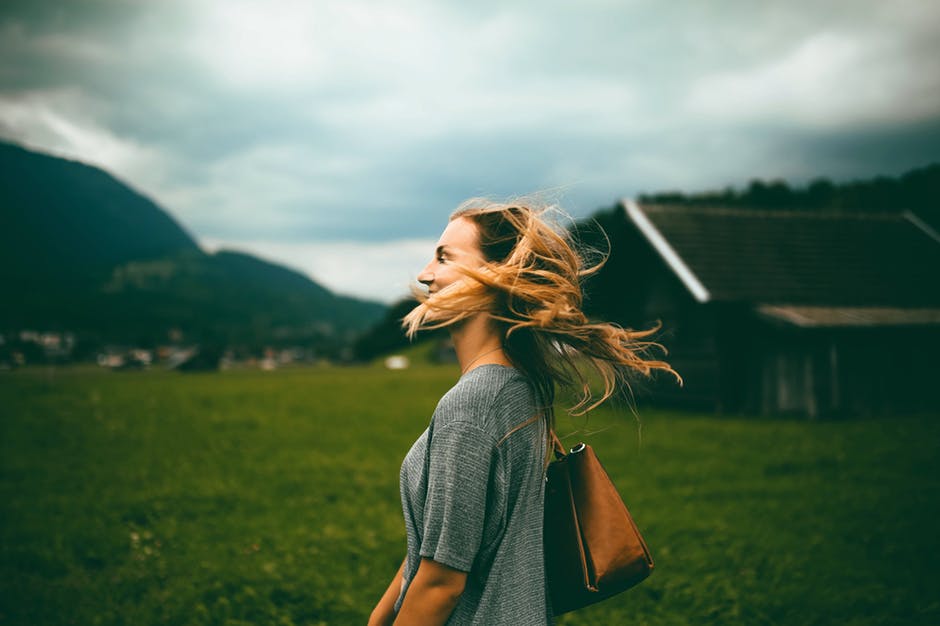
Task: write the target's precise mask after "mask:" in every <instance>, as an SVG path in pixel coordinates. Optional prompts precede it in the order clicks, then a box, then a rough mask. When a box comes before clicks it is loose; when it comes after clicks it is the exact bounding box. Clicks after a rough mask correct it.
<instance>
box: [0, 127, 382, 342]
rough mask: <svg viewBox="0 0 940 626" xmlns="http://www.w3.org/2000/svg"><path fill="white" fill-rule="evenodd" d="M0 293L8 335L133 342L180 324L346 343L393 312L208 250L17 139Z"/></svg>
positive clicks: (4, 175)
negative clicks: (22, 332) (50, 332)
mask: <svg viewBox="0 0 940 626" xmlns="http://www.w3.org/2000/svg"><path fill="white" fill-rule="evenodd" d="M0 290H2V293H3V294H4V297H3V300H4V305H3V306H2V307H0V330H7V331H9V330H18V329H24V328H30V329H40V330H41V329H59V330H70V331H73V332H77V333H80V334H85V335H89V336H92V337H95V338H97V339H98V340H101V341H127V342H136V343H156V342H159V341H163V340H165V339H166V336H167V333H168V332H169V331H170V330H171V329H175V330H179V331H181V332H183V334H184V335H186V336H188V338H191V339H193V340H203V341H205V340H209V339H211V340H212V341H214V342H218V343H226V344H228V345H232V344H242V345H263V344H265V343H271V342H275V343H288V342H294V343H307V344H311V343H312V344H317V345H329V346H331V347H332V348H337V347H338V346H339V345H341V344H342V343H343V342H344V341H347V340H348V339H349V338H350V337H352V336H353V335H355V334H356V333H357V332H358V331H360V330H362V329H363V328H366V327H368V326H369V325H370V324H371V323H373V322H375V321H376V320H378V319H380V318H381V317H382V314H383V313H384V311H385V307H384V306H383V305H381V304H378V303H374V302H365V301H361V300H357V299H354V298H348V297H343V296H338V295H335V294H333V293H331V292H330V291H329V290H327V289H325V288H324V287H322V286H321V285H319V284H317V283H316V282H314V281H312V280H310V279H309V278H307V277H306V276H303V275H302V274H300V273H298V272H295V271H293V270H290V269H288V268H285V267H282V266H279V265H275V264H273V263H268V262H266V261H263V260H261V259H258V258H256V257H253V256H251V255H247V254H242V253H236V252H230V251H224V250H223V251H219V252H216V253H215V254H207V253H205V252H204V251H203V250H202V249H200V247H199V245H198V244H197V243H196V241H195V240H194V239H193V237H192V236H190V235H189V234H188V233H187V232H186V231H185V230H184V228H183V227H181V226H180V224H178V223H177V222H176V221H175V220H174V219H173V218H172V217H171V216H170V215H169V214H167V213H166V211H164V210H163V209H162V208H160V207H159V206H158V205H156V204H155V203H154V202H152V201H151V200H149V199H147V198H145V197H144V196H142V195H140V194H139V193H137V192H135V191H134V190H133V189H131V188H130V187H128V186H127V185H125V184H124V183H122V182H120V181H119V180H117V179H115V178H114V177H113V176H111V175H110V174H108V173H107V172H104V171H102V170H100V169H98V168H96V167H91V166H89V165H85V164H82V163H77V162H74V161H69V160H65V159H61V158H57V157H53V156H49V155H45V154H39V153H36V152H32V151H30V150H26V149H24V148H22V147H19V146H16V145H12V144H8V143H0ZM207 338H208V339H207Z"/></svg>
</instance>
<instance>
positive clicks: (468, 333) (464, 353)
mask: <svg viewBox="0 0 940 626" xmlns="http://www.w3.org/2000/svg"><path fill="white" fill-rule="evenodd" d="M450 335H451V338H452V339H453V340H454V350H455V351H456V352H457V362H458V363H460V372H461V374H466V373H467V372H469V371H470V370H472V369H475V368H477V367H480V366H481V365H487V364H491V363H497V364H499V365H509V366H511V365H512V362H511V361H510V360H509V359H508V358H507V357H506V353H505V352H504V351H503V349H502V348H503V338H502V337H501V336H500V334H499V333H498V332H497V331H496V330H495V329H494V328H493V324H492V323H491V321H490V319H489V316H487V315H485V314H480V315H474V316H473V317H471V318H469V319H467V320H465V321H464V322H463V323H461V324H459V326H458V327H457V328H453V329H451V333H450Z"/></svg>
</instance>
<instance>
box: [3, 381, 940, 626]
mask: <svg viewBox="0 0 940 626" xmlns="http://www.w3.org/2000/svg"><path fill="white" fill-rule="evenodd" d="M456 376H457V371H456V369H454V368H447V367H445V368H432V367H423V368H416V369H412V370H408V371H400V372H391V371H385V370H383V369H380V368H374V367H373V368H354V369H353V368H351V369H336V368H323V369H294V370H281V371H277V372H258V371H229V372H221V373H213V374H198V375H180V374H175V373H169V372H156V371H155V372H138V373H111V372H104V371H99V370H97V369H87V368H86V369H83V368H75V369H58V370H47V369H27V370H22V371H16V372H0V555H2V557H0V624H37V625H38V624H134V625H138V624H143V625H146V624H282V625H285V626H286V625H289V624H298V625H299V624H363V623H365V620H366V617H367V616H368V614H369V612H370V610H371V608H372V606H373V604H374V602H375V601H376V600H377V599H378V597H379V596H380V595H381V593H382V591H383V590H384V588H385V586H386V585H387V584H388V581H389V580H390V578H391V576H392V575H393V573H394V571H395V569H396V567H397V565H398V563H399V562H400V560H401V558H402V556H403V554H404V549H405V539H404V527H403V523H402V520H401V511H400V508H399V506H400V505H399V500H398V469H399V465H400V463H401V460H402V458H403V456H404V455H405V453H406V452H407V450H408V448H409V446H410V445H411V442H412V441H413V440H414V439H415V437H417V436H418V434H420V432H421V431H422V430H423V428H424V427H425V426H426V424H427V420H428V418H429V417H430V414H431V412H432V410H433V408H434V405H435V403H436V401H437V399H438V398H439V397H440V395H441V394H442V393H443V392H444V391H446V390H447V389H448V388H449V386H450V385H451V384H452V383H453V381H454V380H455V379H456ZM641 418H642V424H643V426H642V441H640V440H639V439H638V435H637V427H636V422H635V421H634V419H633V417H632V416H631V415H630V414H629V413H626V414H625V413H623V412H614V411H608V410H602V411H598V412H596V413H595V414H593V415H592V417H591V418H590V421H589V422H588V425H587V429H588V430H595V429H605V430H602V432H599V433H597V434H594V435H591V436H589V437H588V438H587V441H588V442H590V443H591V444H592V445H593V446H594V448H595V449H596V450H597V452H598V455H599V456H600V458H601V459H602V460H603V461H604V463H605V465H606V466H607V468H608V471H609V472H610V474H611V476H612V477H613V479H614V481H615V482H616V483H617V485H618V487H619V488H620V489H621V492H622V493H623V494H624V498H625V500H626V502H627V504H628V506H629V507H630V508H631V511H632V512H633V514H634V517H635V518H636V520H637V523H638V525H639V526H640V529H641V530H642V532H643V534H644V536H645V537H646V539H647V540H648V542H649V545H650V548H651V550H652V551H653V556H654V558H655V559H656V570H655V571H654V573H653V575H652V576H651V577H650V578H649V579H648V580H647V581H645V582H644V583H643V584H642V585H640V586H639V587H637V588H635V589H633V590H631V591H629V592H627V593H625V594H622V595H621V596H618V597H615V598H613V599H611V600H608V601H606V602H603V603H601V604H600V605H597V606H595V607H592V608H590V609H587V610H584V611H582V612H579V613H575V614H571V615H568V616H564V617H562V618H561V619H559V620H558V621H559V623H560V624H664V625H666V624H668V625H673V624H711V623H714V624H799V625H807V624H911V623H923V624H928V623H934V624H935V623H940V574H938V569H940V532H938V528H940V524H938V522H937V519H938V514H940V455H938V450H940V416H923V417H916V418H915V417H905V418H897V419H892V418H890V417H887V416H886V417H884V418H881V419H867V420H857V421H844V422H821V423H810V422H803V421H788V420H766V419H765V420H760V419H742V418H716V417H712V416H695V415H678V414H670V413H665V412H655V411H646V412H644V413H643V414H642V415H641ZM574 428H575V422H572V421H571V420H570V419H565V420H562V423H561V431H562V432H563V433H564V432H570V431H571V430H573V429H574ZM577 439H578V437H577V436H572V437H571V438H570V439H568V440H567V441H569V442H570V443H574V442H575V441H576V440H577ZM519 626H525V625H522V624H520V625H519Z"/></svg>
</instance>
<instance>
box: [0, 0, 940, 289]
mask: <svg viewBox="0 0 940 626" xmlns="http://www.w3.org/2000/svg"><path fill="white" fill-rule="evenodd" d="M0 137H3V138H6V139H11V140H14V141H17V142H20V143H22V144H24V145H26V146H28V147H33V148H37V149H41V150H45V151H49V152H53V153H55V154H59V155H64V156H68V157H70V158H75V159H79V160H82V161H85V162H88V163H92V164H95V165H99V166H101V167H104V168H105V169H107V170H108V171H110V172H112V173H113V174H115V175H116V176H118V177H119V178H121V179H122V180H124V181H126V182H127V183H129V184H131V185H132V186H133V187H135V188H136V189H138V190H140V191H142V192H143V193H145V194H147V195H148V196H150V197H152V198H153V199H154V200H155V201H157V202H158V203H159V204H160V205H161V206H163V207H164V208H165V209H167V210H168V211H169V212H170V213H171V214H172V215H173V216H174V217H176V219H177V220H178V221H180V222H181V223H182V224H183V225H184V226H185V227H186V228H187V229H188V230H189V231H190V232H191V233H193V234H194V235H195V236H196V237H197V238H198V239H199V240H200V241H202V242H203V244H204V245H205V246H206V247H207V248H209V249H215V248H217V247H219V246H226V247H234V248H238V249H243V250H249V251H254V252H257V253H259V254H260V255H261V256H264V257H266V258H269V259H274V260H279V261H281V262H284V263H286V264H288V265H291V266H293V267H295V268H298V269H301V270H303V271H305V272H307V273H308V274H310V275H311V276H312V277H313V278H315V279H316V280H318V281H320V282H321V283H323V284H325V285H326V286H328V287H330V288H332V289H334V290H336V291H339V292H342V293H348V294H355V295H360V296H366V297H371V298H373V299H379V300H384V301H391V300H394V299H395V298H396V297H397V296H399V295H402V294H404V293H406V291H407V285H408V283H409V281H410V280H412V279H413V277H414V276H415V275H416V274H417V272H418V271H419V270H420V269H421V267H422V266H423V265H424V263H425V262H426V261H427V259H428V258H429V257H430V255H431V252H432V250H431V247H432V245H433V243H434V241H436V238H437V236H438V234H439V233H440V231H441V230H442V228H443V226H444V225H445V223H446V218H447V215H448V214H449V212H450V211H451V210H452V209H453V208H454V207H455V206H456V205H457V204H459V202H460V201H461V200H463V199H465V198H467V197H470V196H476V195H489V196H495V197H504V196H508V195H518V194H526V193H530V192H547V194H548V196H550V197H551V198H553V199H555V200H557V201H558V202H559V203H560V204H561V206H562V207H563V208H565V209H566V210H567V211H568V212H569V213H571V214H573V215H575V216H583V215H588V214H590V213H591V212H593V211H594V210H595V209H597V208H600V207H602V206H610V205H612V204H613V203H614V202H615V201H616V200H617V199H618V198H621V197H624V196H631V195H635V194H637V193H640V192H643V191H660V190H666V189H681V190H685V191H694V190H701V189H710V188H719V187H724V186H726V185H729V184H731V185H737V186H742V185H744V184H746V183H747V181H748V180H750V179H752V178H755V177H762V178H783V179H786V180H788V181H790V182H791V183H796V184H799V183H803V182H805V181H807V180H809V179H811V178H814V177H818V176H827V177H830V178H832V179H834V180H846V179H851V178H860V177H867V176H872V175H876V174H889V175H890V174H899V173H901V172H904V171H906V170H908V169H911V168H913V167H918V166H922V165H925V164H927V163H929V162H932V161H938V160H940V2H936V1H934V0H915V1H910V0H893V1H892V2H884V0H847V1H835V0H812V1H794V0H790V1H789V2H783V1H769V2H767V1H765V2H753V1H749V0H748V1H745V0H726V1H712V2H705V1H701V0H689V1H672V2H654V1H652V0H649V1H647V0H642V1H624V0H620V1H604V0H579V1H571V2H552V1H546V0H540V1H533V2H508V1H500V2H490V1H479V0H478V1H476V2H460V3H457V2H442V1H441V0H436V1H435V0H427V1H424V0H415V1H409V2H389V1H386V2H363V1H358V0H335V1H334V0H325V1H320V0H306V1H299V0H298V1H292V0H267V1H264V2H261V1H258V2H245V1H239V0H224V1H222V0H219V1H210V0H205V1H203V0H187V1H169V0H160V1H153V2H145V1H143V0H125V1H122V2H119V1H117V0H113V1H106V0H94V1H91V0H69V1H67V2H62V1H56V2H47V1H43V0H31V1H27V2H17V1H11V0H4V2H3V4H2V8H0Z"/></svg>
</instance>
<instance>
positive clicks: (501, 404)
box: [434, 364, 535, 430]
mask: <svg viewBox="0 0 940 626" xmlns="http://www.w3.org/2000/svg"><path fill="white" fill-rule="evenodd" d="M534 404H535V402H534V397H533V393H532V389H531V387H530V385H529V382H528V379H527V378H526V377H525V376H523V375H522V373H521V372H519V370H517V369H515V368H513V367H507V366H505V365H497V364H486V365H481V366H479V367H476V368H474V369H472V370H470V371H469V372H467V373H466V374H464V375H463V376H461V377H460V380H458V381H457V383H456V384H455V385H454V386H453V387H452V388H451V389H450V391H448V392H447V393H446V394H444V397H443V398H441V401H440V402H439V403H438V405H437V409H436V410H435V411H434V420H435V423H436V424H437V426H443V425H444V424H447V423H451V422H457V421H459V422H467V423H470V424H472V425H475V426H477V427H478V428H481V429H483V430H490V429H493V428H498V427H500V426H502V424H501V422H502V421H503V419H501V418H502V416H503V415H504V414H506V413H507V410H508V412H509V413H515V412H517V411H518V410H522V409H527V408H528V407H534Z"/></svg>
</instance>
